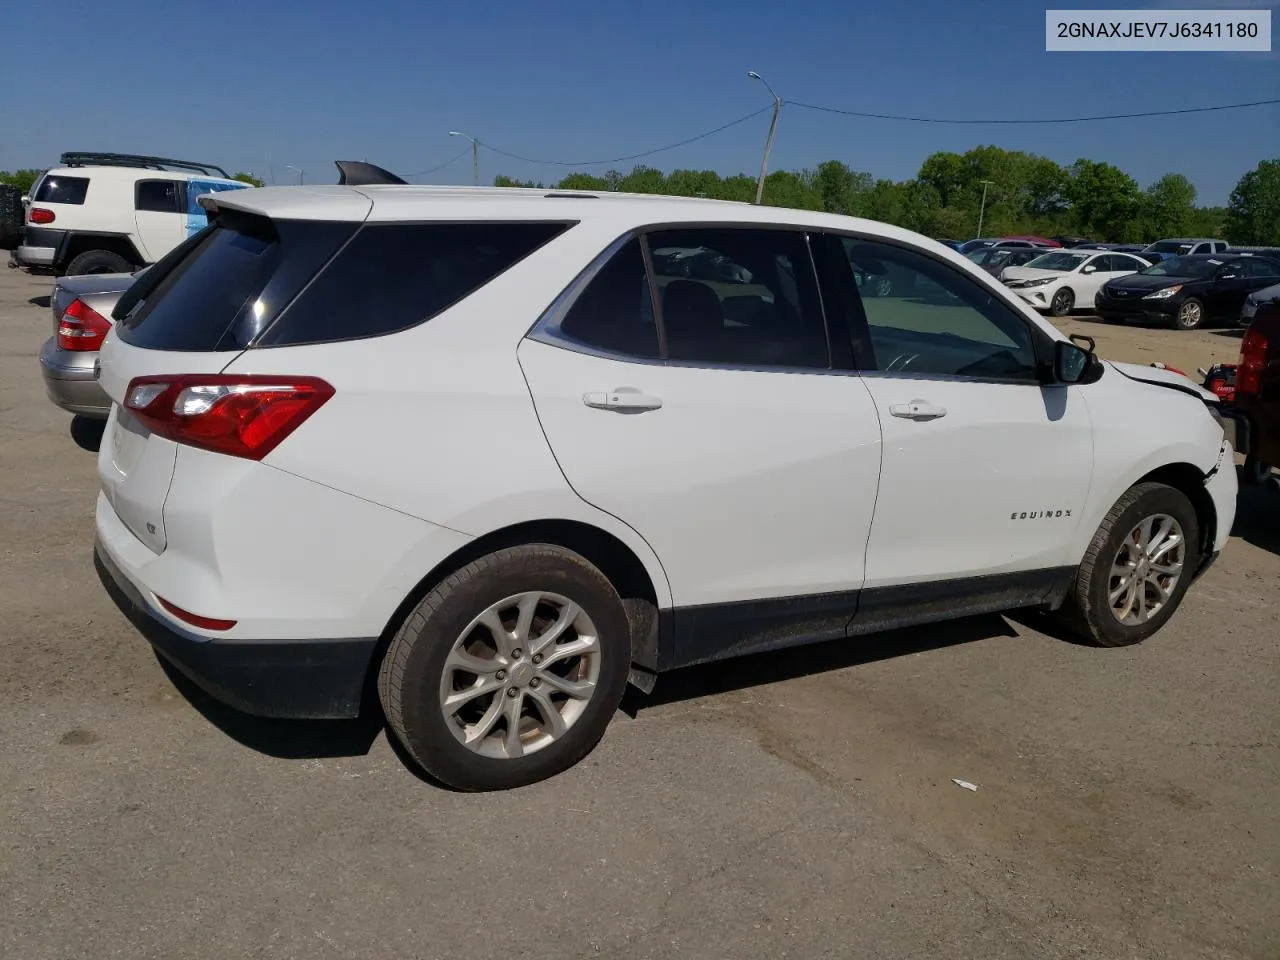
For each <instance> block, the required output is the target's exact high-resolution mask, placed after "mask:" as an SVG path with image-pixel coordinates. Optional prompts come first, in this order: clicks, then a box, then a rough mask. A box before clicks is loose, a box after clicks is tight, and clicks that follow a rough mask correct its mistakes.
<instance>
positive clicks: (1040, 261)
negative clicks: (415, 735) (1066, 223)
mask: <svg viewBox="0 0 1280 960" xmlns="http://www.w3.org/2000/svg"><path fill="white" fill-rule="evenodd" d="M1087 259H1089V255H1088V254H1087V253H1061V252H1059V253H1042V254H1041V255H1040V256H1038V257H1036V258H1035V259H1034V260H1031V261H1030V262H1028V263H1027V266H1028V267H1034V268H1035V269H1037V270H1061V271H1063V272H1064V273H1067V272H1069V271H1071V270H1074V269H1075V268H1076V267H1078V266H1080V264H1082V263H1084V262H1085V261H1086V260H1087Z"/></svg>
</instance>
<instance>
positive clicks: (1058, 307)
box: [1049, 287, 1076, 317]
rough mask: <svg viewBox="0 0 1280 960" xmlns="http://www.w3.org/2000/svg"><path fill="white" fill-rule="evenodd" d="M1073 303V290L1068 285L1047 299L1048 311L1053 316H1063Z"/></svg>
mask: <svg viewBox="0 0 1280 960" xmlns="http://www.w3.org/2000/svg"><path fill="white" fill-rule="evenodd" d="M1075 305H1076V295H1075V292H1074V291H1073V290H1072V289H1071V288H1070V287H1063V288H1062V289H1061V290H1059V291H1058V292H1057V293H1055V294H1054V295H1053V299H1052V300H1050V301H1049V313H1050V314H1052V315H1053V316H1055V317H1065V316H1066V315H1067V314H1068V313H1070V312H1071V308H1072V307H1074V306H1075Z"/></svg>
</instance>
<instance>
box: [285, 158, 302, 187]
mask: <svg viewBox="0 0 1280 960" xmlns="http://www.w3.org/2000/svg"><path fill="white" fill-rule="evenodd" d="M285 166H286V167H287V168H288V169H290V170H296V171H298V186H302V184H304V183H306V182H307V171H305V170H303V169H302V168H301V167H295V166H294V165H293V164H292V163H286V164H285Z"/></svg>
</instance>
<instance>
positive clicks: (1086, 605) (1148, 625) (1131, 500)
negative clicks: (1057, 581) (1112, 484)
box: [1062, 483, 1200, 647]
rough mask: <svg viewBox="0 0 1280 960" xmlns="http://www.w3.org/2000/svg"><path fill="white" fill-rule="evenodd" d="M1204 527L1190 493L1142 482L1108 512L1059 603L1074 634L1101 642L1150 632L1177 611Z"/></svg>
mask: <svg viewBox="0 0 1280 960" xmlns="http://www.w3.org/2000/svg"><path fill="white" fill-rule="evenodd" d="M1199 536H1200V529H1199V524H1198V523H1197V520H1196V512H1195V508H1194V507H1193V506H1192V505H1191V501H1190V500H1189V499H1187V496H1186V494H1184V493H1182V492H1181V491H1180V490H1176V489H1174V488H1173V487H1170V486H1166V485H1165V484H1162V483H1140V484H1138V485H1137V486H1135V487H1132V488H1131V489H1130V490H1129V491H1128V492H1127V493H1126V494H1125V495H1124V496H1123V497H1121V498H1120V499H1119V500H1118V501H1117V502H1116V504H1115V506H1113V507H1112V508H1111V510H1110V512H1109V513H1108V514H1107V516H1106V517H1105V519H1103V521H1102V524H1101V525H1100V526H1099V527H1098V531H1097V533H1095V534H1094V537H1093V541H1092V542H1091V543H1090V544H1089V549H1088V550H1087V551H1086V552H1085V555H1084V560H1082V561H1081V563H1080V567H1079V569H1078V570H1077V571H1076V580H1075V585H1074V588H1073V590H1072V593H1071V595H1070V597H1069V598H1068V600H1067V603H1066V605H1065V606H1064V607H1063V609H1062V616H1063V619H1064V620H1065V621H1066V624H1067V626H1068V627H1069V628H1070V629H1071V630H1072V631H1073V632H1075V633H1077V634H1079V635H1080V636H1082V637H1084V638H1085V639H1087V640H1090V641H1092V642H1093V643H1096V644H1098V645H1099V646H1103V647H1124V646H1128V645H1129V644H1133V643H1140V642H1141V641H1143V640H1145V639H1147V637H1149V636H1151V635H1152V634H1153V633H1155V632H1156V631H1157V630H1159V629H1160V628H1161V627H1162V626H1164V624H1165V623H1166V622H1167V621H1168V620H1169V618H1170V617H1171V616H1173V612H1174V611H1175V610H1177V609H1178V605H1179V604H1180V603H1181V602H1182V598H1183V596H1184V595H1185V594H1186V592H1187V588H1188V587H1189V586H1190V585H1191V578H1192V577H1193V576H1194V574H1195V571H1196V568H1197V566H1198V565H1199V562H1200V549H1199V543H1200V540H1199Z"/></svg>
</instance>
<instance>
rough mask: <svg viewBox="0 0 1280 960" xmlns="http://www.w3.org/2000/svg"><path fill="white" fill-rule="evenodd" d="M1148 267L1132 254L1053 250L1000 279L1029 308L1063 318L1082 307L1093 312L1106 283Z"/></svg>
mask: <svg viewBox="0 0 1280 960" xmlns="http://www.w3.org/2000/svg"><path fill="white" fill-rule="evenodd" d="M1148 266H1150V264H1148V263H1147V261H1146V260H1143V259H1142V258H1141V257H1138V256H1135V255H1133V254H1128V253H1111V252H1109V251H1105V250H1100V251H1096V252H1094V251H1089V250H1053V251H1050V252H1048V253H1042V254H1041V255H1040V256H1038V257H1036V258H1035V259H1033V260H1030V261H1028V262H1027V263H1026V264H1024V265H1023V266H1020V267H1006V268H1004V269H1003V270H1001V271H1000V279H1001V280H1003V281H1004V283H1005V286H1007V287H1009V289H1011V290H1013V292H1014V293H1016V294H1017V295H1018V296H1019V297H1021V298H1022V299H1023V300H1024V301H1025V302H1026V303H1027V304H1028V305H1030V306H1032V307H1034V308H1035V309H1037V310H1047V311H1048V312H1049V313H1050V315H1052V316H1055V317H1062V316H1066V315H1067V314H1068V313H1070V312H1071V311H1072V310H1074V309H1076V308H1079V307H1083V308H1085V309H1092V308H1093V305H1094V301H1095V298H1096V297H1097V296H1098V291H1099V290H1101V289H1102V285H1103V284H1105V283H1106V282H1107V281H1109V280H1115V279H1117V278H1119V277H1123V276H1126V275H1128V274H1131V273H1137V272H1138V271H1139V270H1144V269H1146V268H1147V267H1148Z"/></svg>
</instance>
